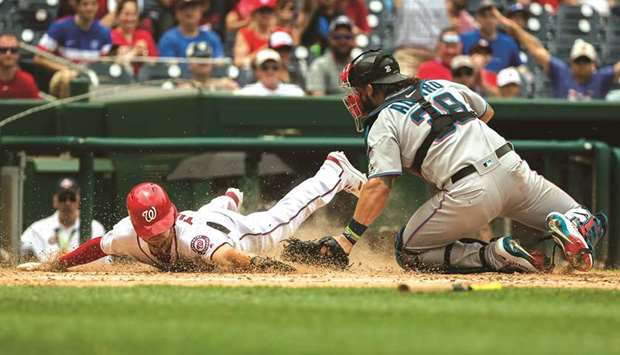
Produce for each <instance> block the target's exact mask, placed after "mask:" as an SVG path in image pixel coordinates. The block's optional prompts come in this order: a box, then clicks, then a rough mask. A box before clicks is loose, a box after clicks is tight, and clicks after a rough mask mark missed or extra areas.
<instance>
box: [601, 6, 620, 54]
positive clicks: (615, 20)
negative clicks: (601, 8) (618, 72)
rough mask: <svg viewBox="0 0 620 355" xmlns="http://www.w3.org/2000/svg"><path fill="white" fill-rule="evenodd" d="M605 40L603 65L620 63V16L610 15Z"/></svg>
mask: <svg viewBox="0 0 620 355" xmlns="http://www.w3.org/2000/svg"><path fill="white" fill-rule="evenodd" d="M605 38H606V39H605V42H604V43H605V46H604V47H603V55H602V58H601V64H603V65H611V64H614V63H616V62H618V61H620V15H616V14H612V15H610V17H609V19H608V21H607V26H606V32H605Z"/></svg>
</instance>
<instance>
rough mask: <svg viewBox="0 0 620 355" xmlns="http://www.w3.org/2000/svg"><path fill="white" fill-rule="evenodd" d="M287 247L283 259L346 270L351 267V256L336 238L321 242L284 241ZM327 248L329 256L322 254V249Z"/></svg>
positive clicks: (325, 239) (325, 238) (324, 239)
mask: <svg viewBox="0 0 620 355" xmlns="http://www.w3.org/2000/svg"><path fill="white" fill-rule="evenodd" d="M284 242H285V243H286V245H285V246H284V250H283V251H282V259H284V260H287V261H291V262H294V263H300V264H308V265H318V266H327V267H332V268H337V269H345V268H346V267H347V266H348V265H349V256H348V255H347V254H346V253H345V252H344V250H342V247H341V246H340V244H338V242H337V241H336V239H334V237H331V236H327V237H323V238H321V239H319V240H299V239H296V238H290V239H287V240H285V241H284ZM323 247H325V248H327V255H323V254H321V249H322V248H323Z"/></svg>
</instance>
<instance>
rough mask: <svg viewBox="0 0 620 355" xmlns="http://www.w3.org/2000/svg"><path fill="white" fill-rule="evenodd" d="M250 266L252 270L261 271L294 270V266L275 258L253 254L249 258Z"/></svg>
mask: <svg viewBox="0 0 620 355" xmlns="http://www.w3.org/2000/svg"><path fill="white" fill-rule="evenodd" d="M250 267H251V269H252V270H253V271H262V272H295V271H297V270H295V268H294V267H292V266H290V265H287V264H285V263H283V262H281V261H278V260H276V259H272V258H267V257H264V256H255V257H253V258H252V259H250Z"/></svg>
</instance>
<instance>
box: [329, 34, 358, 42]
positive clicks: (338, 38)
mask: <svg viewBox="0 0 620 355" xmlns="http://www.w3.org/2000/svg"><path fill="white" fill-rule="evenodd" d="M332 38H333V39H335V40H336V41H350V40H352V39H353V35H332Z"/></svg>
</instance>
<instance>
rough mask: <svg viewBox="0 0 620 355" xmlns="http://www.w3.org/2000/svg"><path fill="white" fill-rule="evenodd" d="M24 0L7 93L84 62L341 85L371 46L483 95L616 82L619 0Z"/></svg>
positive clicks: (0, 43)
mask: <svg viewBox="0 0 620 355" xmlns="http://www.w3.org/2000/svg"><path fill="white" fill-rule="evenodd" d="M19 2H20V0H5V1H3V2H2V5H0V6H2V8H3V9H5V10H3V11H0V12H2V13H3V15H0V33H1V34H0V98H40V97H41V96H40V94H39V90H42V91H43V92H45V93H49V94H51V95H52V96H54V97H57V98H64V97H68V96H70V95H71V85H70V83H71V81H72V80H74V79H75V78H77V77H80V76H84V77H88V75H87V74H88V70H86V69H85V68H87V69H90V70H92V71H93V72H94V73H96V74H97V75H99V78H100V81H101V82H103V83H109V84H121V83H131V82H143V83H148V82H151V81H152V82H156V83H158V85H159V84H161V81H162V80H168V81H167V82H166V83H167V84H168V86H165V87H168V88H171V87H172V88H200V89H202V90H208V91H230V92H234V93H236V94H239V95H288V96H303V95H313V96H322V95H338V94H341V93H342V88H341V86H340V79H339V74H340V72H341V71H342V69H343V68H344V66H345V65H346V63H347V62H349V61H350V60H351V59H352V58H353V57H355V56H356V55H357V53H359V52H360V50H362V49H366V48H375V47H383V48H387V49H392V50H393V52H394V56H395V57H396V58H397V60H398V61H399V63H400V64H401V70H402V71H403V72H404V73H406V74H408V75H417V76H418V77H420V78H422V79H446V80H453V81H456V82H458V83H461V84H463V85H466V86H468V87H470V88H472V89H473V90H475V91H477V92H478V93H480V94H482V95H484V96H485V97H501V98H514V97H554V98H561V99H568V100H590V99H605V98H612V97H617V96H618V95H614V93H613V90H614V89H617V88H618V79H619V77H620V62H619V60H620V6H616V3H615V0H539V1H534V0H513V1H510V0H495V1H489V0H476V1H473V0H472V1H468V0H436V1H428V0H385V1H379V0H367V1H365V0H60V1H59V2H58V0H34V1H30V2H28V4H27V6H21V7H20V6H17V4H18V3H19ZM7 4H8V5H7ZM11 4H13V5H14V8H13V9H12V10H11V9H10V8H9V7H10V6H11ZM24 8H25V9H24ZM6 9H9V10H10V11H9V10H6ZM0 10H1V9H0ZM32 13H34V15H32ZM44 15H45V16H44ZM11 18H13V19H14V20H13V21H11ZM42 24H45V26H43V25H42ZM18 41H22V42H24V43H26V44H28V42H30V43H31V44H32V45H36V48H37V49H36V50H34V52H35V53H34V55H33V54H32V53H28V52H24V51H22V50H20V45H19V43H18ZM50 54H51V55H50ZM20 56H21V58H20ZM59 58H60V59H59ZM20 66H21V67H23V68H25V69H26V70H22V69H20ZM29 71H30V73H29ZM33 74H34V78H33ZM35 79H36V80H35ZM170 83H173V84H172V85H170ZM37 84H38V85H39V88H37V86H36V85H37ZM610 92H612V93H611V94H610Z"/></svg>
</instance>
